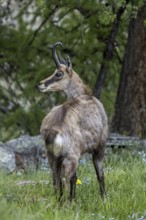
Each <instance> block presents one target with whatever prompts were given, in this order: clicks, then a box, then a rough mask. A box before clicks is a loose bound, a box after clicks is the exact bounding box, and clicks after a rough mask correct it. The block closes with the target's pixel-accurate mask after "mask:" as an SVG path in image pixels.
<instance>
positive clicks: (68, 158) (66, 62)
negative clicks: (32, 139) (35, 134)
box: [38, 42, 108, 200]
mask: <svg viewBox="0 0 146 220" xmlns="http://www.w3.org/2000/svg"><path fill="white" fill-rule="evenodd" d="M58 45H59V46H63V45H62V43H61V42H57V43H55V44H54V45H53V47H52V57H53V59H54V62H55V64H56V67H57V69H56V70H55V72H54V74H53V75H51V76H50V77H48V78H46V79H44V80H42V81H41V82H40V83H39V85H38V87H39V90H40V91H41V92H48V91H64V92H65V93H66V95H67V98H68V99H67V101H65V102H64V103H63V104H62V105H59V106H55V107H53V108H52V109H51V111H50V112H49V113H48V114H47V116H46V117H45V118H44V119H43V121H42V125H41V128H40V133H41V135H42V136H43V138H44V140H45V145H46V152H47V156H48V161H49V163H50V167H51V169H52V174H53V186H54V190H55V192H59V198H60V199H61V198H62V196H63V192H64V191H65V190H66V189H68V188H69V185H70V200H72V199H73V198H75V189H76V181H77V175H76V169H77V166H78V163H79V159H80V157H81V156H82V155H83V154H84V153H86V152H88V153H91V154H92V158H93V164H94V167H95V170H96V175H97V179H98V182H99V186H100V192H101V196H102V197H103V196H104V195H105V194H106V190H105V184H104V173H103V165H102V163H103V157H104V146H105V142H106V139H107V133H108V125H107V116H106V113H105V111H104V108H103V105H102V104H101V102H100V101H99V100H98V99H97V98H95V97H94V96H92V95H91V94H90V92H89V91H88V89H87V87H86V85H85V84H84V83H83V81H82V80H81V79H80V77H79V76H78V74H77V73H76V72H74V71H73V69H72V64H71V61H70V58H69V57H67V58H66V59H63V58H60V57H59V58H58V56H57V53H56V47H57V46H58Z"/></svg>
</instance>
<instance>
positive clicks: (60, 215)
mask: <svg viewBox="0 0 146 220" xmlns="http://www.w3.org/2000/svg"><path fill="white" fill-rule="evenodd" d="M104 170H105V181H106V188H107V194H108V195H107V198H106V200H105V201H102V199H101V198H100V194H99V187H98V184H97V180H96V175H95V171H94V168H93V166H92V163H91V161H89V162H87V163H81V164H80V166H79V169H78V178H79V179H80V180H81V182H82V184H79V185H77V200H76V202H74V203H72V204H70V203H69V202H66V204H65V205H64V206H63V207H61V208H60V207H59V204H58V203H57V201H56V198H55V196H54V194H53V188H52V179H51V175H50V173H49V172H48V171H39V172H37V173H29V174H22V175H21V176H18V175H17V174H16V173H13V174H11V175H6V174H5V173H0V219H1V220H23V219H24V220H41V219H42V220H48V219H50V220H64V219H65V220H82V219H83V220H90V219H91V220H94V219H99V220H101V219H107V220H119V219H120V220H127V219H137V220H138V219H139V220H144V219H146V163H145V162H144V160H143V158H142V155H139V154H138V152H133V151H127V150H120V152H118V153H113V154H111V155H110V156H109V157H107V158H106V159H105V168H104ZM23 180H33V181H35V184H28V185H17V183H18V182H20V181H23ZM40 180H47V181H49V183H48V184H45V183H42V182H39V181H40Z"/></svg>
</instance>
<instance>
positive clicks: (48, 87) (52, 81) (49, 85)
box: [38, 42, 72, 92]
mask: <svg viewBox="0 0 146 220" xmlns="http://www.w3.org/2000/svg"><path fill="white" fill-rule="evenodd" d="M58 45H59V46H61V47H62V46H63V45H62V43H61V42H57V43H55V44H54V45H53V47H52V57H53V59H54V62H55V64H56V67H57V68H56V70H55V72H54V73H53V75H51V76H50V77H48V78H46V79H44V80H42V81H41V82H40V83H39V85H38V87H39V89H40V91H41V92H48V91H60V90H65V89H66V87H67V86H68V84H69V82H70V78H71V76H72V65H71V61H70V58H69V57H68V56H67V57H66V59H63V58H62V57H59V58H58V56H57V53H56V46H58Z"/></svg>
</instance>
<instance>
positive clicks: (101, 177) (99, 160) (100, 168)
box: [92, 149, 106, 198]
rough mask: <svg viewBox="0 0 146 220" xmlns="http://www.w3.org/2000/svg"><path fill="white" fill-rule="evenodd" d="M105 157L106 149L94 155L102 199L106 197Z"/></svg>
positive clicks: (95, 152)
mask: <svg viewBox="0 0 146 220" xmlns="http://www.w3.org/2000/svg"><path fill="white" fill-rule="evenodd" d="M103 155H104V149H99V150H97V151H94V153H93V155H92V156H93V164H94V167H95V171H96V175H97V180H98V182H99V187H100V193H101V197H102V198H104V197H105V196H106V190H105V182H104V171H103Z"/></svg>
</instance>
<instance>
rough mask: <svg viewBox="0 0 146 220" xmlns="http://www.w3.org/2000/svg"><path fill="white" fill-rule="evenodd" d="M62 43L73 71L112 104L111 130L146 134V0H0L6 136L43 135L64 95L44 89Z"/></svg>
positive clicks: (0, 136)
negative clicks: (53, 52) (44, 121)
mask: <svg viewBox="0 0 146 220" xmlns="http://www.w3.org/2000/svg"><path fill="white" fill-rule="evenodd" d="M57 41H61V42H62V43H63V45H64V47H63V49H62V52H61V53H62V55H64V54H68V55H69V56H70V57H71V60H72V63H73V69H74V70H75V71H76V72H77V73H78V74H79V75H80V77H81V78H82V79H83V80H84V82H85V83H86V84H87V85H89V87H90V88H91V89H92V91H93V94H94V95H95V96H96V97H97V98H100V100H101V101H102V103H103V105H104V106H105V109H106V112H107V115H108V119H109V124H110V131H114V132H119V133H121V134H127V135H135V136H139V137H142V138H143V137H146V2H145V1H144V0H139V1H136V0H118V1H117V0H91V1H85V0H71V1H68V0H64V1H63V0H61V1H58V0H49V1H47V0H38V1H35V0H23V1H14V0H13V1H9V0H7V1H2V0H1V1H0V140H1V141H7V140H9V139H11V138H14V137H18V136H20V135H21V134H29V135H37V134H39V129H40V125H41V121H42V119H43V117H44V116H45V114H46V112H48V111H49V109H50V108H51V107H52V106H54V105H57V104H59V103H62V102H63V101H64V100H65V98H66V97H65V95H64V94H63V93H62V94H61V95H60V93H48V94H47V95H44V94H40V92H39V91H38V89H37V84H38V82H39V81H40V80H42V79H44V78H45V77H48V76H49V75H51V74H52V73H53V72H54V70H55V65H54V62H53V60H52V55H51V47H52V45H53V44H54V43H55V42H57Z"/></svg>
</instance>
